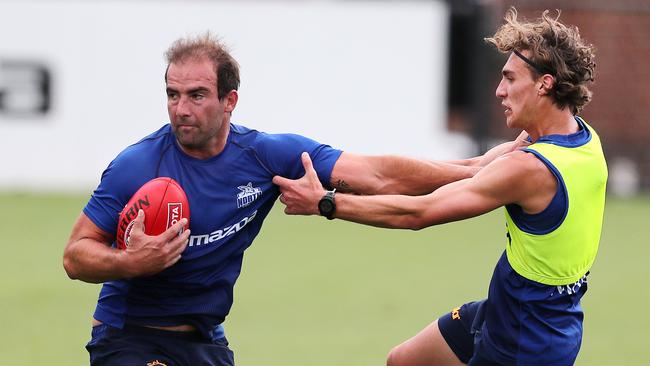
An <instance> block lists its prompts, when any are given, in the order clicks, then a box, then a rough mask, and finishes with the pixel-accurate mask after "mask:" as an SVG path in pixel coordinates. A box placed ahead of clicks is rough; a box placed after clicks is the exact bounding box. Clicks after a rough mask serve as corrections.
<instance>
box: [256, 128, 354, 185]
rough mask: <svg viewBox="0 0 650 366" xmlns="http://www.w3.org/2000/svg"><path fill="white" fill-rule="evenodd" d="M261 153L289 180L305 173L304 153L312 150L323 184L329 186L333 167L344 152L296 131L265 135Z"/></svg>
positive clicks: (313, 159)
mask: <svg viewBox="0 0 650 366" xmlns="http://www.w3.org/2000/svg"><path fill="white" fill-rule="evenodd" d="M259 146H260V149H259V150H258V154H259V157H260V159H261V160H262V163H263V164H264V165H266V167H267V168H268V169H269V170H270V171H271V172H272V173H273V174H277V175H280V176H283V177H285V178H289V179H298V178H300V177H302V176H303V175H304V174H305V169H304V168H303V166H302V161H301V160H300V155H301V154H302V153H303V152H307V153H309V156H310V157H311V160H312V162H313V164H314V169H315V170H316V173H317V174H318V178H319V179H320V181H321V183H322V184H323V185H324V186H326V187H328V186H329V185H330V178H331V176H332V169H333V168H334V165H335V164H336V161H337V160H338V159H339V157H340V156H341V153H342V152H343V151H341V150H339V149H335V148H333V147H331V146H329V145H325V144H321V143H319V142H316V141H314V140H312V139H310V138H307V137H304V136H300V135H296V134H264V135H263V141H262V143H261V144H260V145H259Z"/></svg>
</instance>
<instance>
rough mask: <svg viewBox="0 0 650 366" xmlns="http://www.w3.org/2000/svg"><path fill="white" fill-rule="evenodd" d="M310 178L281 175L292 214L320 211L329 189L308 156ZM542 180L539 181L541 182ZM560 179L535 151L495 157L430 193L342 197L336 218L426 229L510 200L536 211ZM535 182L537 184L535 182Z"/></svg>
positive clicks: (280, 182)
mask: <svg viewBox="0 0 650 366" xmlns="http://www.w3.org/2000/svg"><path fill="white" fill-rule="evenodd" d="M302 158H303V164H304V165H305V171H306V172H307V173H306V174H305V176H304V177H303V178H301V179H299V180H288V179H285V178H282V177H275V178H274V180H273V181H274V183H275V184H277V185H279V186H280V190H281V192H282V196H281V197H280V201H281V202H282V203H284V204H285V205H287V207H286V208H285V212H286V213H287V214H300V215H312V214H317V213H318V209H317V204H318V201H319V200H320V199H321V198H322V197H323V195H324V193H325V192H324V190H323V188H322V187H320V183H319V182H318V179H317V177H316V175H315V172H314V170H313V168H312V167H311V160H310V159H309V156H308V155H307V154H303V157H302ZM535 182H536V183H535ZM554 182H555V180H554V178H553V176H552V174H551V173H550V172H549V171H548V169H546V168H545V166H544V165H543V164H542V163H541V162H539V161H538V160H537V159H536V158H535V157H534V156H532V154H526V153H523V152H513V153H511V154H508V155H506V156H504V157H501V158H499V159H497V160H495V161H494V162H493V163H491V164H489V165H488V166H487V167H486V168H484V169H483V170H481V171H480V172H479V173H478V174H476V175H475V176H474V177H472V178H469V179H464V180H460V181H458V182H455V183H451V184H448V185H446V186H444V187H442V188H440V189H438V190H436V191H435V192H433V193H430V194H427V195H424V196H415V197H410V196H400V195H383V196H354V195H347V194H337V195H336V199H335V202H336V206H337V207H336V211H335V214H334V217H337V218H341V219H344V220H348V221H354V222H359V223H363V224H367V225H373V226H380V227H390V228H408V229H421V228H424V227H427V226H431V225H436V224H441V223H445V222H450V221H457V220H462V219H465V218H469V217H474V216H478V215H481V214H483V213H486V212H489V211H492V210H494V209H495V208H497V207H500V206H503V205H505V204H508V203H517V204H520V205H521V206H522V207H523V208H524V210H528V211H527V212H530V213H533V212H536V211H538V210H541V209H543V208H544V207H546V205H547V204H548V202H549V201H550V199H551V198H552V197H553V193H554V189H555V183H554ZM533 183H535V184H533Z"/></svg>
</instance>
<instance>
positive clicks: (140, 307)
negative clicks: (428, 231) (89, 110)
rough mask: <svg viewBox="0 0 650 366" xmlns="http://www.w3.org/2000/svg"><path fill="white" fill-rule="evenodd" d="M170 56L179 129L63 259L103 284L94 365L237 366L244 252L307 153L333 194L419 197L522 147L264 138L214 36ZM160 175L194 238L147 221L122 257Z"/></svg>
mask: <svg viewBox="0 0 650 366" xmlns="http://www.w3.org/2000/svg"><path fill="white" fill-rule="evenodd" d="M166 56H167V61H168V67H167V71H166V74H165V80H166V87H167V108H168V112H169V118H170V121H171V123H170V124H166V125H165V126H163V127H162V128H160V129H159V130H158V131H156V132H154V133H152V134H150V135H149V136H146V137H145V138H143V139H142V140H140V141H139V142H137V143H135V144H133V145H131V146H129V147H127V148H126V149H125V150H124V151H122V152H121V153H120V154H119V155H118V156H117V157H116V158H115V159H114V160H113V161H112V162H111V163H110V164H109V166H108V168H107V169H106V170H105V171H104V173H103V174H102V178H101V182H100V184H99V186H98V187H97V189H96V190H95V191H94V193H93V195H92V197H91V198H90V200H89V201H88V204H87V205H86V207H85V208H84V210H83V212H82V213H81V215H80V216H79V218H78V219H77V222H76V223H75V225H74V227H73V229H72V233H71V235H70V239H69V242H68V244H67V246H66V248H65V252H64V267H65V270H66V272H67V273H68V276H69V277H70V278H72V279H79V280H82V281H85V282H92V283H104V284H103V287H102V290H101V293H100V295H99V299H98V303H97V307H96V310H95V313H94V316H93V331H92V339H91V341H90V342H89V343H88V345H87V346H86V348H87V349H88V352H89V353H90V362H91V364H92V365H147V364H151V365H167V366H169V365H194V364H201V365H233V364H234V360H233V353H232V351H231V350H230V349H229V348H228V342H227V341H226V338H225V335H224V331H223V327H222V325H221V324H222V323H223V321H224V320H225V318H226V316H227V315H228V312H229V311H230V307H231V306H232V302H233V286H234V284H235V281H236V280H237V277H238V276H239V273H240V270H241V265H242V258H243V253H244V250H245V249H246V248H248V246H250V245H251V243H252V241H253V239H254V238H255V236H256V235H257V234H258V233H259V231H260V228H261V226H262V222H263V221H264V218H265V217H266V215H267V214H268V213H269V211H270V210H271V207H272V206H273V204H274V202H275V201H276V199H277V197H278V196H279V194H280V192H279V190H278V188H277V186H275V185H274V184H273V182H272V179H273V177H274V176H276V175H281V176H285V177H289V178H293V179H297V178H299V177H301V176H302V175H303V174H304V168H303V166H302V164H301V159H300V155H301V153H302V152H308V153H309V155H310V156H311V157H312V159H313V161H314V168H315V169H316V172H317V174H318V178H319V180H320V181H321V183H322V184H323V185H325V186H329V187H333V188H337V189H339V190H342V191H348V192H355V193H362V194H378V193H383V194H387V193H400V194H409V195H417V194H424V193H429V192H431V190H432V189H435V188H436V187H439V186H441V185H444V184H446V183H449V182H452V181H456V180H459V179H463V178H467V177H470V176H473V175H474V174H475V173H476V172H477V171H478V169H479V166H480V165H483V164H484V163H486V162H487V161H489V160H491V159H492V158H494V157H495V156H498V155H500V154H502V153H503V152H505V151H510V150H511V149H512V148H513V146H515V144H516V143H515V142H513V143H507V144H504V145H501V146H499V147H497V148H495V149H493V150H492V151H491V152H489V153H488V154H486V155H485V156H484V157H479V158H474V159H468V160H464V161H458V162H454V163H437V162H436V163H434V162H427V161H419V160H415V159H409V158H401V157H395V156H375V157H368V156H361V155H354V154H350V153H345V152H342V151H340V150H337V149H334V148H332V147H330V146H328V145H323V144H320V143H317V142H316V141H313V140H310V139H308V138H305V137H302V136H298V135H293V134H276V135H272V134H266V133H263V132H258V131H256V130H252V129H249V128H246V127H243V126H240V125H236V124H233V123H231V122H230V118H231V115H232V112H233V110H234V109H235V106H236V105H237V100H238V94H237V89H238V87H239V67H238V64H237V62H236V61H235V60H234V59H233V58H232V57H231V55H230V54H229V53H228V52H227V50H225V49H224V47H223V46H222V45H221V44H220V43H219V42H218V41H216V40H215V39H214V37H213V36H211V35H210V34H206V35H205V36H202V37H197V38H191V39H180V40H178V41H176V42H175V43H174V44H173V45H172V46H171V47H170V49H169V50H168V51H167V54H166ZM155 177H171V178H173V179H174V180H176V181H177V182H178V183H179V184H180V185H181V186H182V187H183V189H184V190H185V192H186V194H187V197H188V199H189V204H190V207H191V210H192V217H191V224H190V227H189V230H185V231H184V232H183V234H181V235H180V236H179V235H178V232H179V229H180V228H181V227H182V226H183V225H185V224H186V221H185V220H181V221H180V222H179V223H177V224H176V225H174V226H172V227H171V228H169V229H168V230H167V231H166V232H164V233H163V234H161V235H158V236H147V235H144V232H143V228H142V226H143V225H142V223H143V222H144V214H143V213H142V212H140V213H139V214H138V217H137V218H136V219H135V220H136V223H137V224H136V225H134V227H133V231H132V234H131V239H130V242H129V247H128V248H127V249H126V250H118V249H116V248H115V244H114V241H115V233H116V229H117V220H118V215H119V212H120V211H121V210H122V208H123V207H124V205H125V204H126V203H127V201H128V200H129V199H130V197H131V196H132V195H133V194H134V193H135V192H136V190H138V188H140V187H141V186H142V185H143V184H144V183H146V182H147V181H149V180H151V179H153V178H155ZM398 181H399V183H398Z"/></svg>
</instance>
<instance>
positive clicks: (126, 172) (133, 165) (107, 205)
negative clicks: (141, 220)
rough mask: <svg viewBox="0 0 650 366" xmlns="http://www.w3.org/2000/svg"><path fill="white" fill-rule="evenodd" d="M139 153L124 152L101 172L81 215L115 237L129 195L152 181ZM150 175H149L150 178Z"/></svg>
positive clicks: (132, 151)
mask: <svg viewBox="0 0 650 366" xmlns="http://www.w3.org/2000/svg"><path fill="white" fill-rule="evenodd" d="M138 155H139V154H138V151H135V150H131V151H129V150H125V151H123V152H122V153H120V155H118V156H117V157H116V158H115V160H113V161H112V162H111V163H110V164H109V165H108V167H107V168H106V170H104V172H103V173H102V177H101V181H100V182H99V185H98V186H97V188H96V189H95V191H94V192H93V194H92V195H91V197H90V200H88V203H87V204H86V206H85V207H84V209H83V212H84V213H85V214H86V216H88V218H89V219H90V220H91V221H92V222H93V223H95V225H97V226H98V227H99V228H100V229H102V230H104V231H106V232H108V233H111V234H115V233H116V231H117V221H118V218H119V214H120V212H121V211H122V209H123V208H124V206H125V205H126V203H127V202H128V201H129V199H130V198H131V196H133V194H134V193H135V192H136V191H137V190H138V188H139V187H141V186H142V185H143V184H144V183H145V182H146V181H148V180H150V179H152V178H153V174H149V173H148V171H149V170H150V169H149V167H148V166H141V165H142V163H143V159H140V158H139V157H138ZM150 175H151V176H150Z"/></svg>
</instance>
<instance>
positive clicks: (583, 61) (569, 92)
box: [485, 7, 596, 114]
mask: <svg viewBox="0 0 650 366" xmlns="http://www.w3.org/2000/svg"><path fill="white" fill-rule="evenodd" d="M559 18H560V11H559V10H557V17H555V18H552V17H550V16H549V11H548V10H545V11H544V12H543V13H542V16H541V17H540V18H539V19H536V20H534V21H521V22H520V21H518V20H517V10H516V9H515V8H514V7H511V8H510V9H508V11H507V12H506V15H505V16H504V20H505V24H503V25H501V27H499V29H497V31H496V33H495V34H494V35H493V36H492V37H489V38H485V41H486V42H488V43H491V44H493V45H494V46H495V47H496V48H497V49H498V50H499V51H500V52H503V53H507V52H511V51H524V50H526V51H529V52H530V54H531V55H530V57H529V58H530V60H531V61H532V62H533V64H535V65H537V66H538V68H537V70H536V69H535V68H533V67H530V66H529V69H530V70H531V72H532V75H533V77H534V78H537V77H539V76H540V72H539V71H538V70H540V69H541V70H548V71H549V74H551V75H552V76H553V77H554V78H555V83H554V86H553V89H552V90H551V92H550V95H551V97H552V98H553V101H554V103H555V104H556V105H557V106H559V107H560V108H561V109H564V108H565V107H567V106H568V107H569V108H571V112H572V113H573V114H578V113H580V111H581V110H582V109H583V108H584V106H585V105H587V103H589V102H590V101H591V96H592V93H591V91H590V90H589V88H588V84H590V83H591V82H593V81H594V70H595V68H596V62H595V61H594V53H595V49H594V46H593V45H591V44H587V43H585V41H584V40H583V39H582V38H581V37H580V33H579V32H578V28H577V27H575V26H566V25H564V24H562V23H560V22H559V21H558V19H559Z"/></svg>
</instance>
